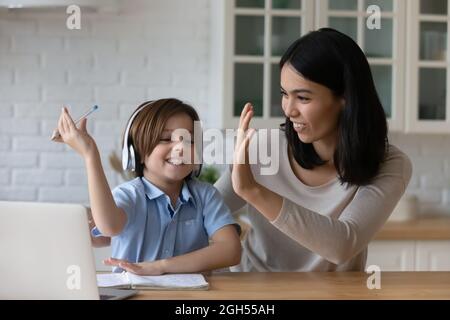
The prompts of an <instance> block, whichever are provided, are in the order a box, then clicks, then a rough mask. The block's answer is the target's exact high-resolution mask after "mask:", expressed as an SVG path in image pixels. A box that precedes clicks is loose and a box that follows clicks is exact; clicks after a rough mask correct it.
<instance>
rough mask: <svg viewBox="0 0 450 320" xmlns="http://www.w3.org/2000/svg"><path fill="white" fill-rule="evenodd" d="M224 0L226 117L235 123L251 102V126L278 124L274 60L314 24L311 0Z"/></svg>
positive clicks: (279, 113) (280, 119) (277, 77)
mask: <svg viewBox="0 0 450 320" xmlns="http://www.w3.org/2000/svg"><path fill="white" fill-rule="evenodd" d="M227 6H228V11H229V12H231V15H230V21H229V22H230V24H229V27H230V28H229V29H228V32H229V35H228V44H229V45H228V46H227V47H226V49H225V50H226V51H227V55H226V56H228V63H227V68H228V74H229V77H228V79H227V80H226V83H227V85H226V87H227V90H226V92H227V93H226V97H227V103H226V106H227V107H226V108H225V110H224V111H225V114H224V119H225V123H226V124H227V127H230V126H233V125H237V123H238V122H237V120H238V119H239V115H240V113H241V110H242V108H243V107H244V105H245V103H246V102H252V103H253V106H254V110H255V116H254V119H253V120H252V124H253V126H254V127H260V128H263V127H264V128H269V127H278V126H279V124H280V123H282V122H283V121H284V117H283V112H282V109H281V95H280V71H279V67H278V63H279V61H280V58H281V55H282V54H283V52H284V51H285V49H287V47H288V46H289V44H290V43H292V42H293V41H294V40H296V39H298V38H299V37H300V36H301V35H303V34H305V33H307V32H308V31H310V30H312V29H313V22H314V0H234V1H228V4H227Z"/></svg>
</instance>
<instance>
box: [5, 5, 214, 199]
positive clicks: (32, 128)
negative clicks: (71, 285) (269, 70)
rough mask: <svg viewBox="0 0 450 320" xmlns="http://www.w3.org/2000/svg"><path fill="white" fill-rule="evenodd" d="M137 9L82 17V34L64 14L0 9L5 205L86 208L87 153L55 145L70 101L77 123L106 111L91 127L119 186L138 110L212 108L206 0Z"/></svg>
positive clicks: (113, 182)
mask: <svg viewBox="0 0 450 320" xmlns="http://www.w3.org/2000/svg"><path fill="white" fill-rule="evenodd" d="M124 3H130V2H128V1H127V2H125V1H124ZM132 3H133V7H129V8H124V12H123V13H121V14H107V13H92V12H90V13H84V12H83V11H82V19H81V22H82V25H81V27H82V29H81V30H79V31H78V30H73V31H72V30H68V29H67V28H66V18H67V15H66V13H65V10H64V9H61V10H53V11H51V12H45V11H44V12H42V11H41V12H21V13H5V12H2V13H0V199H3V200H37V201H56V202H81V203H87V202H88V197H87V189H86V177H85V172H84V168H83V162H82V160H81V157H79V156H78V155H77V154H75V153H74V151H71V150H69V149H67V148H66V147H64V146H62V145H59V144H55V143H53V142H50V141H49V136H50V135H51V132H52V130H53V128H54V127H55V126H56V120H57V117H58V115H59V112H60V109H61V106H62V105H63V104H69V105H70V106H71V109H72V110H73V116H74V117H78V116H79V115H81V113H83V112H84V111H85V110H87V109H88V108H89V107H90V106H92V105H93V104H94V103H95V104H98V105H99V106H100V111H98V112H97V113H96V114H95V115H93V116H92V117H91V118H90V119H89V121H88V123H89V129H90V132H91V133H92V134H93V136H94V137H95V139H96V140H97V142H98V145H99V148H100V150H101V154H102V158H103V160H104V166H105V169H106V171H107V175H108V180H109V182H110V184H111V186H115V185H116V184H118V183H119V182H120V180H118V177H116V176H115V175H114V174H113V172H112V170H111V169H110V167H109V164H108V161H107V156H108V154H109V153H110V152H112V151H113V150H116V151H119V150H120V146H119V145H120V140H121V136H120V135H121V133H122V131H123V128H124V126H125V123H126V120H127V119H128V117H129V115H130V113H131V112H132V110H134V109H135V108H136V107H137V105H138V104H140V103H141V102H143V101H145V100H146V99H155V98H161V97H179V98H182V99H183V100H186V101H187V102H189V103H192V104H193V105H194V106H195V107H196V108H197V110H198V111H199V112H200V114H203V115H204V114H205V113H206V112H207V104H208V101H207V100H208V80H209V75H208V69H209V68H208V59H209V56H208V55H209V34H208V30H209V20H208V19H209V5H208V1H207V0H190V1H184V0H152V1H133V2H132Z"/></svg>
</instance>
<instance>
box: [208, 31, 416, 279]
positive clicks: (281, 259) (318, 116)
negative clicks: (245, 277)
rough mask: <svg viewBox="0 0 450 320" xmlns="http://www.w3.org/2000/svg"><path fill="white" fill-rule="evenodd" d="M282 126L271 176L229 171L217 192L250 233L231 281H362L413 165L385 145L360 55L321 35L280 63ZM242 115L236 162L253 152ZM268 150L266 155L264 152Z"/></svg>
mask: <svg viewBox="0 0 450 320" xmlns="http://www.w3.org/2000/svg"><path fill="white" fill-rule="evenodd" d="M280 68H281V99H282V108H283V111H284V114H285V116H286V121H285V124H284V128H283V129H282V130H283V132H281V133H280V137H281V138H280V141H275V142H273V141H272V142H271V143H277V144H279V155H280V159H279V161H280V166H279V171H278V173H277V174H276V175H274V176H264V175H261V174H260V170H259V169H260V165H259V164H256V165H248V164H234V165H233V168H232V172H229V171H227V172H226V173H225V174H224V175H223V176H222V177H221V178H220V179H219V181H218V182H217V183H216V187H217V188H218V189H219V191H220V192H221V193H222V195H223V196H224V198H225V202H226V203H227V204H228V206H229V207H230V208H231V210H232V212H233V211H236V210H237V209H240V208H242V207H243V206H247V211H248V219H249V222H250V225H251V229H250V231H249V232H248V235H247V237H246V238H245V241H244V245H243V249H244V250H243V255H242V258H241V263H240V265H239V266H238V267H237V268H234V270H236V271H356V270H358V271H362V270H364V268H365V263H366V255H367V246H368V244H369V242H370V241H371V240H372V239H373V237H374V236H375V234H376V233H377V232H378V231H379V230H380V228H381V227H382V226H383V224H384V223H385V221H386V220H387V219H388V217H389V215H390V214H391V212H392V211H393V209H394V207H395V206H396V204H397V202H398V201H399V199H400V197H401V196H402V195H403V193H404V191H405V189H406V187H407V185H408V183H409V180H410V177H411V172H412V168H411V162H410V160H409V159H408V157H407V156H406V155H405V154H404V153H402V152H401V151H400V150H399V149H398V148H396V147H395V146H393V145H390V144H389V143H388V141H387V123H386V117H385V113H384V110H383V107H382V105H381V103H380V100H379V97H378V95H377V92H376V90H375V86H374V82H373V79H372V74H371V71H370V67H369V64H368V62H367V59H366V57H365V56H364V53H363V52H362V51H361V49H360V48H359V47H358V45H357V44H356V43H355V42H354V41H353V40H352V39H351V38H350V37H348V36H346V35H344V34H342V33H340V32H338V31H336V30H333V29H328V28H325V29H320V30H318V31H314V32H311V33H309V34H307V35H305V36H303V37H302V38H300V39H298V40H297V41H295V42H294V43H293V44H292V45H291V46H290V47H289V48H288V50H287V51H286V52H285V53H284V55H283V57H282V58H281V61H280ZM252 116H253V109H252V106H251V104H246V106H245V107H244V109H243V111H242V114H241V119H240V125H239V128H240V129H241V130H242V131H243V132H247V134H246V135H243V134H241V135H240V136H238V143H237V146H236V148H235V157H236V158H238V159H243V157H245V155H246V154H247V153H248V145H249V143H252V141H254V140H251V136H252V131H251V130H249V131H248V129H249V124H250V120H251V118H252ZM269 149H270V148H269Z"/></svg>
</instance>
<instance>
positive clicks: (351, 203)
mask: <svg viewBox="0 0 450 320" xmlns="http://www.w3.org/2000/svg"><path fill="white" fill-rule="evenodd" d="M279 137H280V141H279V149H280V151H279V159H280V160H279V170H278V173H277V174H275V175H261V173H260V168H261V166H262V165H261V164H256V165H251V169H252V172H253V174H254V176H255V179H256V181H257V182H258V183H259V184H261V185H263V186H265V187H266V188H268V189H270V190H272V191H274V192H276V193H278V194H279V195H281V196H282V197H283V206H282V208H281V211H280V213H279V215H278V217H277V218H276V219H275V220H274V221H273V222H270V221H268V220H267V219H266V218H265V217H264V216H263V215H262V214H261V213H259V212H258V211H257V210H256V209H255V208H253V207H252V206H251V205H249V204H248V203H246V202H245V201H244V200H242V199H241V198H239V197H238V196H237V195H236V194H235V193H234V191H233V187H232V184H231V175H230V171H229V170H226V172H225V173H224V174H223V175H222V176H221V177H220V179H219V180H218V181H217V182H216V184H215V186H216V187H217V188H218V189H219V191H220V193H221V194H222V196H223V197H224V199H225V202H226V204H227V205H228V206H229V207H230V209H231V211H232V212H237V211H238V210H239V209H241V208H242V207H243V206H245V207H246V208H245V211H246V212H247V213H248V220H249V222H250V224H251V229H250V231H249V233H248V235H247V237H246V238H245V239H244V243H243V248H244V250H243V254H242V259H241V263H240V265H239V266H237V267H234V268H233V271H363V270H364V269H365V263H366V257H367V245H368V243H369V242H370V241H371V240H372V239H373V238H374V236H375V234H376V233H377V232H378V231H379V230H380V228H381V227H382V226H383V224H384V223H385V222H386V220H387V219H388V217H389V215H390V214H391V212H392V211H393V209H394V208H395V206H396V204H397V202H398V201H399V199H400V197H401V196H402V195H403V193H404V191H405V189H406V186H407V185H408V183H409V180H410V178H411V173H412V166H411V162H410V160H409V158H408V157H407V156H406V155H405V154H404V153H403V152H401V151H400V150H399V149H398V148H396V147H395V146H393V145H390V146H389V151H388V153H387V156H386V160H385V162H384V163H383V164H382V166H381V168H380V172H379V173H378V175H377V176H376V177H375V178H374V179H373V181H372V183H371V184H369V185H366V186H360V187H358V186H350V187H348V188H346V187H345V185H341V184H340V182H339V180H338V178H337V177H336V178H335V179H334V180H332V181H329V182H328V183H326V184H323V185H321V186H317V187H310V186H307V185H305V184H303V183H302V182H301V181H300V180H299V179H298V178H297V177H296V176H295V174H294V172H293V171H292V168H291V165H290V163H289V159H288V146H287V140H286V137H285V135H284V132H280V134H279ZM268 143H270V142H268ZM267 150H271V149H270V145H269V147H268V149H267Z"/></svg>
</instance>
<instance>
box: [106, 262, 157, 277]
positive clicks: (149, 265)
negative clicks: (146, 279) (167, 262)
mask: <svg viewBox="0 0 450 320" xmlns="http://www.w3.org/2000/svg"><path fill="white" fill-rule="evenodd" d="M103 263H104V264H105V265H108V266H114V267H119V268H122V269H123V270H125V271H127V272H131V273H134V274H137V275H140V276H158V275H161V274H163V273H165V271H164V260H156V261H152V262H139V263H131V262H129V261H127V260H122V259H115V258H108V259H106V260H103Z"/></svg>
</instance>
